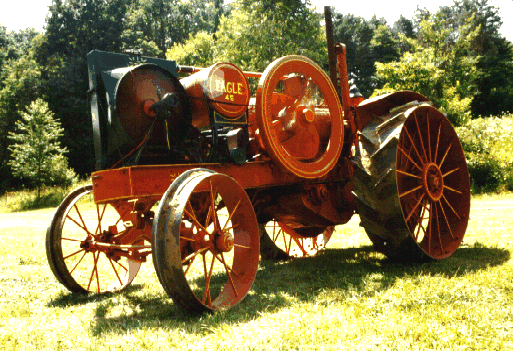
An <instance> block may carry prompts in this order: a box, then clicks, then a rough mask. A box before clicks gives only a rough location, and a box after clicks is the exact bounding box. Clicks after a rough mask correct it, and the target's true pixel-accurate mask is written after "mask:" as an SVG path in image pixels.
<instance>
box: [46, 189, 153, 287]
mask: <svg viewBox="0 0 513 351" xmlns="http://www.w3.org/2000/svg"><path fill="white" fill-rule="evenodd" d="M92 190H93V187H92V185H86V186H84V187H81V188H79V189H76V190H75V191H73V192H71V193H70V194H69V195H68V196H67V197H66V198H65V199H64V201H63V202H62V203H61V205H60V206H59V207H58V208H57V210H56V212H55V214H54V216H53V218H52V222H51V224H50V226H49V227H48V230H47V233H46V254H47V258H48V262H49V264H50V267H51V269H52V272H53V274H54V275H55V277H56V278H57V279H58V280H59V282H60V283H61V284H63V285H64V286H65V287H66V288H67V289H68V290H70V291H72V292H80V293H88V292H94V293H105V292H113V291H118V290H121V289H123V288H126V287H127V286H128V285H130V283H132V281H133V279H134V278H135V276H136V275H137V273H138V272H139V268H140V267H141V260H136V259H135V256H134V252H136V251H137V252H141V250H147V251H149V245H147V246H146V247H145V246H144V244H143V242H135V243H131V244H132V245H127V244H128V243H123V242H120V240H122V239H121V238H122V236H123V234H124V233H127V232H128V231H129V230H130V229H127V228H126V227H125V225H124V223H123V215H124V214H125V213H127V212H129V209H123V208H122V207H117V208H115V207H114V206H112V205H110V204H102V205H96V204H95V203H94V201H93V196H92V195H93V194H92ZM120 211H122V212H121V213H120ZM145 255H146V254H145ZM130 256H132V257H133V259H132V258H130ZM139 257H141V256H139Z"/></svg>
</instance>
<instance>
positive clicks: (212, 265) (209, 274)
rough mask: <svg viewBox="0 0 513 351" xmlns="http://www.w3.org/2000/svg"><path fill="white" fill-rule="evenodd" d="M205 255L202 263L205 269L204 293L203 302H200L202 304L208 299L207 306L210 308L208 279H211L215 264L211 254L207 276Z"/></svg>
mask: <svg viewBox="0 0 513 351" xmlns="http://www.w3.org/2000/svg"><path fill="white" fill-rule="evenodd" d="M205 261H206V255H203V262H204V268H205V280H206V282H205V291H204V293H203V300H202V303H203V304H204V303H205V301H206V299H207V298H208V306H212V297H211V296H210V279H211V278H212V271H213V270H214V263H215V262H216V260H215V255H214V254H212V263H211V264H210V270H209V271H208V275H207V271H206V267H207V266H206V262H205Z"/></svg>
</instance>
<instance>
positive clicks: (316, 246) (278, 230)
mask: <svg viewBox="0 0 513 351" xmlns="http://www.w3.org/2000/svg"><path fill="white" fill-rule="evenodd" d="M334 230H335V228H334V227H327V228H326V229H325V230H324V231H323V232H322V233H321V234H319V235H317V236H314V237H304V236H301V235H300V234H299V233H297V232H296V231H295V230H294V229H293V228H291V227H289V226H287V225H285V224H284V223H281V222H278V221H269V222H267V223H266V224H265V231H266V234H267V235H268V236H269V238H270V239H271V241H272V242H273V243H274V245H276V247H278V248H279V249H280V250H282V251H283V252H285V253H286V254H287V255H288V256H289V257H297V258H300V257H308V256H313V255H315V254H317V253H318V252H319V251H320V250H322V249H323V248H324V247H326V244H327V243H328V241H329V240H330V238H331V235H332V234H333V232H334Z"/></svg>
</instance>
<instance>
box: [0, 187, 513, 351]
mask: <svg viewBox="0 0 513 351" xmlns="http://www.w3.org/2000/svg"><path fill="white" fill-rule="evenodd" d="M52 213H53V209H43V210H34V211H28V212H23V213H3V214H0V238H1V242H2V243H3V245H2V246H1V247H0V348H1V349H2V350H97V349H101V350H127V349H131V350H146V349H148V350H171V349H176V350H218V349H219V350H328V349H333V350H385V349H390V350H461V349H467V350H507V349H513V260H512V258H511V254H512V252H513V221H512V220H511V213H513V194H511V193H509V194H501V195H480V196H478V197H474V198H473V202H472V211H471V217H470V222H469V228H468V231H467V234H466V236H465V239H464V240H463V243H462V245H461V247H460V248H459V249H458V250H457V251H456V252H455V253H454V255H453V256H451V257H450V258H448V259H445V260H442V261H437V262H431V263H427V264H398V263H392V262H389V261H387V260H386V259H385V258H384V257H383V256H382V255H381V254H378V253H376V252H374V251H373V250H372V248H371V247H370V246H369V245H370V242H369V241H368V239H367V238H366V236H365V234H364V232H363V230H362V229H361V228H360V227H359V226H358V217H357V216H355V217H354V218H353V219H352V220H351V221H350V222H349V223H348V224H346V225H344V226H339V227H337V232H336V233H335V234H334V236H333V238H332V240H331V241H330V243H329V244H328V248H326V249H324V250H323V251H322V252H321V253H320V254H319V255H317V256H315V257H311V258H307V259H298V260H292V261H288V262H282V263H272V262H261V264H260V268H259V271H258V274H257V279H256V281H255V283H254V285H253V288H252V290H251V291H250V293H249V294H248V296H247V297H246V299H245V300H244V301H242V303H241V304H240V305H238V306H236V307H234V308H232V309H231V310H229V311H227V312H220V313H214V314H206V315H202V316H200V317H194V316H190V315H188V314H186V313H185V312H183V311H182V310H181V309H180V308H179V307H177V306H175V305H174V304H173V302H172V300H171V299H170V298H168V297H167V295H166V294H165V292H164V291H163V289H162V287H161V286H160V285H159V283H158V280H157V278H156V275H155V273H154V269H153V265H152V264H151V262H148V263H146V264H144V265H143V268H142V272H141V273H139V275H138V276H137V278H136V279H135V281H134V283H133V284H132V285H131V286H130V287H129V288H128V289H126V290H125V291H123V292H121V293H118V294H107V295H102V296H98V295H89V296H77V295H73V294H70V293H69V292H68V291H66V290H65V289H64V288H63V287H62V286H61V285H60V284H59V283H58V282H57V280H56V279H55V278H54V277H53V275H52V273H51V271H50V268H49V266H48V264H47V261H46V256H45V249H44V236H45V231H46V226H47V225H48V223H49V221H50V218H51V216H52Z"/></svg>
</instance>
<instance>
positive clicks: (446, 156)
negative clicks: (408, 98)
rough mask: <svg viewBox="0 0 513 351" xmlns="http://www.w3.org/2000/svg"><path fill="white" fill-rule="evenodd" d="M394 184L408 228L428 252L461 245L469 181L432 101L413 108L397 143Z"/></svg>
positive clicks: (443, 252)
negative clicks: (426, 104) (432, 105)
mask: <svg viewBox="0 0 513 351" xmlns="http://www.w3.org/2000/svg"><path fill="white" fill-rule="evenodd" d="M396 176H397V189H398V192H399V200H400V203H401V208H402V210H403V215H404V217H405V221H406V224H407V226H408V229H409V231H410V234H411V235H412V237H413V238H414V239H415V241H416V243H417V244H418V245H419V247H420V248H421V249H422V250H423V251H424V252H425V253H426V254H427V255H429V256H430V257H433V258H444V257H447V256H449V255H451V254H452V253H453V252H454V251H455V250H456V249H457V248H458V246H459V245H460V243H461V240H462V239H463V236H464V234H465V230H466V228H467V223H468V214H469V211H470V182H469V176H468V170H467V164H466V161H465V156H464V155H463V150H462V148H461V145H460V142H459V140H458V136H457V135H456V132H455V130H454V128H452V126H451V124H450V122H449V121H448V120H447V119H446V118H445V116H444V115H443V114H442V113H440V112H439V111H438V110H436V109H435V108H433V107H427V106H426V107H419V108H416V109H413V110H412V111H411V112H410V113H409V116H408V119H407V120H406V122H405V123H404V127H403V129H402V131H401V136H400V137H399V144H398V147H397V174H396Z"/></svg>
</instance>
